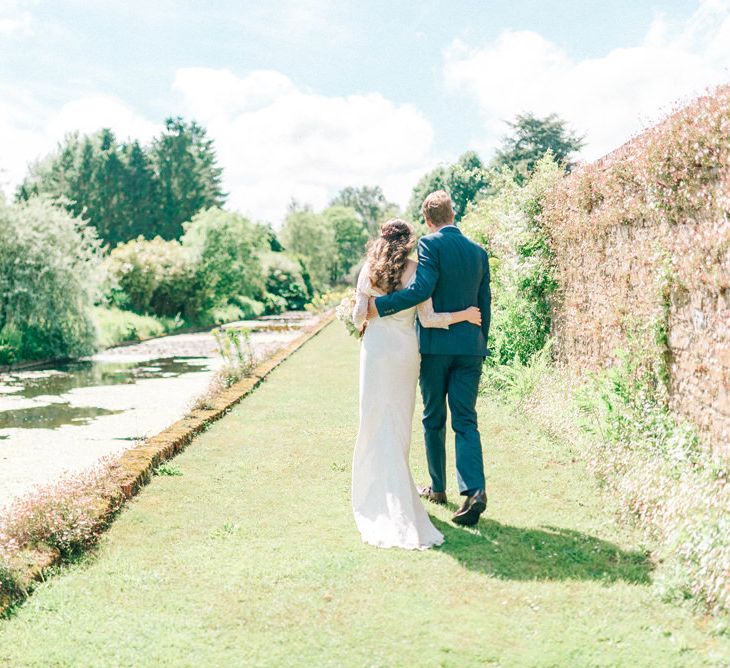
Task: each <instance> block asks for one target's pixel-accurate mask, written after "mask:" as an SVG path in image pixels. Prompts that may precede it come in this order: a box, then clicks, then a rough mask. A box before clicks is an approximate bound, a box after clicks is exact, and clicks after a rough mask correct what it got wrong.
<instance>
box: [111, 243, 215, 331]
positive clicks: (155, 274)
mask: <svg viewBox="0 0 730 668" xmlns="http://www.w3.org/2000/svg"><path fill="white" fill-rule="evenodd" d="M106 268H107V272H108V276H109V279H108V280H109V287H108V295H109V299H110V301H111V303H112V304H113V305H115V306H117V307H118V308H120V309H124V310H131V311H135V312H136V313H140V314H150V313H151V314H154V315H157V316H167V317H175V316H178V315H180V316H182V317H184V318H186V319H194V318H195V317H196V315H197V314H198V313H199V312H200V311H201V310H202V307H203V295H201V294H200V292H201V291H200V289H199V287H198V282H197V281H198V278H197V275H196V265H195V260H194V257H193V255H192V253H190V252H189V251H188V249H186V248H183V246H182V244H181V243H180V242H179V241H165V240H164V239H161V238H160V237H155V238H154V239H151V240H149V241H147V240H145V239H144V238H142V237H139V238H138V239H135V240H134V241H128V242H127V243H125V244H120V245H119V246H117V247H116V248H115V249H114V250H113V251H112V252H111V253H110V255H109V257H108V258H107V260H106Z"/></svg>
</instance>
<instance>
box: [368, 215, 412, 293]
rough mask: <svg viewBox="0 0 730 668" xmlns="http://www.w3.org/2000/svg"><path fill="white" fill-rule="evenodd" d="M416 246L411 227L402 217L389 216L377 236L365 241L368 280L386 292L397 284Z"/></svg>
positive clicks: (395, 287) (396, 287)
mask: <svg viewBox="0 0 730 668" xmlns="http://www.w3.org/2000/svg"><path fill="white" fill-rule="evenodd" d="M415 245H416V235H415V234H414V232H413V227H411V225H410V224H409V223H407V222H406V221H405V220H401V219H400V218H391V219H390V220H388V221H386V222H385V223H383V225H382V227H381V228H380V236H379V237H378V238H377V239H373V241H371V242H370V243H369V244H368V264H369V268H370V282H371V283H372V285H373V287H376V288H379V289H380V290H382V291H384V292H385V293H386V294H388V293H391V292H395V291H396V290H398V288H399V287H400V282H401V279H402V278H403V272H404V271H405V268H406V262H407V261H408V256H409V255H410V254H411V251H412V250H413V247H414V246H415Z"/></svg>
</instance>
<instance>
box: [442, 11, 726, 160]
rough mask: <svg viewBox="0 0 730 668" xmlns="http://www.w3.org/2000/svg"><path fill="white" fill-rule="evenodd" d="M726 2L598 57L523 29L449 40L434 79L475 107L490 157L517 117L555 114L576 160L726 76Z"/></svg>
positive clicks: (657, 24)
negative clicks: (572, 137) (568, 133)
mask: <svg viewBox="0 0 730 668" xmlns="http://www.w3.org/2000/svg"><path fill="white" fill-rule="evenodd" d="M728 66H730V0H703V1H702V2H700V6H699V8H698V9H697V11H696V12H695V13H694V14H693V15H692V17H691V19H690V20H689V21H688V22H687V23H686V24H685V25H684V26H681V27H679V28H677V27H673V26H671V25H669V24H668V23H667V22H666V21H665V20H664V19H663V18H662V17H657V18H656V19H655V20H654V22H653V23H652V25H651V26H650V28H649V30H648V32H647V34H646V36H645V38H644V39H643V41H642V43H641V44H638V45H636V46H634V47H631V48H620V49H614V50H613V51H610V52H609V53H607V54H606V55H605V56H603V57H599V58H587V59H584V60H575V59H573V58H571V57H570V56H569V55H568V53H567V52H566V51H565V50H564V49H562V48H561V47H560V46H559V45H557V44H555V43H553V42H550V41H549V40H547V39H545V38H544V37H542V36H541V35H539V34H538V33H535V32H531V31H505V32H503V33H502V34H501V35H500V37H499V38H498V39H497V40H496V41H495V42H493V43H491V44H489V45H487V46H484V47H473V46H469V45H467V44H464V43H462V42H459V41H457V42H454V44H452V45H451V47H450V48H449V49H448V50H447V51H446V53H445V58H444V76H445V80H446V84H447V86H448V87H449V88H450V89H451V90H452V91H454V92H457V91H460V92H465V93H467V94H468V95H470V96H472V97H473V98H474V99H475V101H476V102H477V104H478V106H479V109H480V111H481V114H482V116H483V119H484V127H483V128H482V133H481V134H480V135H478V136H477V137H475V141H476V142H477V143H478V144H479V146H480V148H481V149H482V150H485V151H490V152H491V150H493V149H494V147H495V146H496V145H497V144H498V143H499V141H500V139H501V137H502V136H503V135H504V133H505V131H506V130H507V128H506V126H505V124H504V121H505V120H512V119H513V118H514V116H515V115H516V114H518V113H522V112H527V111H531V112H534V113H536V114H538V115H547V114H549V113H552V112H557V113H558V114H559V115H560V116H562V117H563V118H565V119H566V120H568V122H569V123H570V125H571V126H572V127H573V129H575V130H576V131H577V132H579V133H581V134H586V137H587V146H586V148H585V149H584V152H583V154H584V157H585V158H587V159H593V158H596V157H599V156H600V155H603V154H605V153H607V152H608V151H610V150H612V149H614V148H616V147H617V146H619V145H621V144H622V143H623V142H624V141H626V140H627V139H629V137H630V136H631V135H632V134H635V133H636V132H638V131H639V130H641V129H642V128H643V127H645V126H647V125H649V124H651V123H652V122H655V121H656V120H658V119H659V118H661V116H662V115H663V114H664V113H666V112H668V111H670V110H671V107H672V105H673V104H674V103H677V102H683V101H687V100H688V99H690V98H691V97H693V96H696V95H698V94H700V93H702V92H703V91H704V90H705V89H706V88H707V87H708V86H713V85H716V84H718V83H722V82H724V81H727V80H728V79H730V71H729V70H728Z"/></svg>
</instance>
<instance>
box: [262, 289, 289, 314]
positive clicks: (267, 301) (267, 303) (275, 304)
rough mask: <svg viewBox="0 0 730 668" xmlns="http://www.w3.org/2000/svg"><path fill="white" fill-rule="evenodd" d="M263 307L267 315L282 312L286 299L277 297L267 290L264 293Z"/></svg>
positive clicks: (284, 309) (285, 306)
mask: <svg viewBox="0 0 730 668" xmlns="http://www.w3.org/2000/svg"><path fill="white" fill-rule="evenodd" d="M264 308H265V311H266V313H267V315H277V314H279V313H284V311H286V308H287V303H286V299H284V297H279V295H272V294H270V293H268V292H267V293H266V294H265V295H264Z"/></svg>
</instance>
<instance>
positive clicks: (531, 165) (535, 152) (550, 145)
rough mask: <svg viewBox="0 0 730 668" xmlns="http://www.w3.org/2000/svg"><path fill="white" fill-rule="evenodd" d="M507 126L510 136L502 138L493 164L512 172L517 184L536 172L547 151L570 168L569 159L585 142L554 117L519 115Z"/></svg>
mask: <svg viewBox="0 0 730 668" xmlns="http://www.w3.org/2000/svg"><path fill="white" fill-rule="evenodd" d="M508 125H509V127H510V128H511V129H512V134H511V135H510V136H508V137H506V138H505V139H504V141H503V143H502V148H501V149H500V150H499V151H497V155H496V156H495V158H494V161H493V165H494V167H496V168H499V169H503V168H507V169H511V170H512V172H513V173H514V177H515V178H516V179H517V180H518V181H519V182H520V183H522V182H524V181H525V180H526V179H527V178H528V177H529V176H530V174H532V173H533V172H534V171H535V169H536V168H537V165H538V163H539V162H540V160H541V159H542V158H543V156H544V155H545V154H546V153H548V152H550V153H552V155H553V158H554V159H555V160H556V161H557V162H559V163H561V164H563V165H565V167H566V168H567V169H570V167H572V165H573V163H572V162H571V156H572V155H573V154H574V153H576V152H577V151H580V149H581V148H583V145H584V143H585V142H584V138H583V137H579V136H578V135H576V134H574V133H573V132H571V131H570V130H569V129H568V127H567V123H566V122H565V121H564V120H562V119H561V118H560V117H559V116H558V115H557V114H550V115H549V116H546V117H545V118H538V117H536V116H535V115H534V114H519V115H518V116H517V118H516V119H515V120H514V122H512V123H508Z"/></svg>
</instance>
